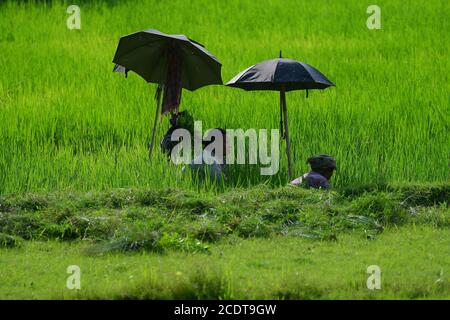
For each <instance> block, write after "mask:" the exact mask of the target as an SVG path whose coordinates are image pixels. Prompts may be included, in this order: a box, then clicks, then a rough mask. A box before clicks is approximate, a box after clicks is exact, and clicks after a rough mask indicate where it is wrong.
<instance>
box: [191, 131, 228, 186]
mask: <svg viewBox="0 0 450 320" xmlns="http://www.w3.org/2000/svg"><path fill="white" fill-rule="evenodd" d="M216 139H219V140H218V141H217V142H216ZM213 144H217V145H216V146H215V147H212V148H211V147H210V146H213ZM216 147H217V148H216ZM216 149H218V150H216ZM226 152H227V148H226V130H225V129H222V128H216V129H212V130H211V131H210V132H209V134H208V137H207V139H206V141H204V150H203V151H202V153H201V154H200V155H199V156H197V157H196V158H194V160H192V161H191V163H190V164H189V169H190V170H191V171H192V172H193V173H194V175H195V176H196V177H198V178H200V179H201V180H203V179H204V178H206V177H207V176H209V178H210V179H211V180H221V179H226V177H225V172H224V171H225V162H226ZM186 168H187V167H186V166H185V167H183V169H182V171H183V172H186Z"/></svg>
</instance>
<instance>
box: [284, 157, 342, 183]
mask: <svg viewBox="0 0 450 320" xmlns="http://www.w3.org/2000/svg"><path fill="white" fill-rule="evenodd" d="M306 163H309V165H310V166H311V171H310V172H308V173H305V174H304V175H302V176H301V177H298V178H297V179H294V180H292V181H291V184H292V185H296V186H297V185H301V186H304V187H307V188H317V189H319V188H321V189H328V188H329V187H330V183H329V180H330V178H331V176H332V175H333V171H334V170H335V169H336V159H334V158H333V157H331V156H329V155H326V154H321V155H318V156H312V157H310V158H308V160H307V161H306Z"/></svg>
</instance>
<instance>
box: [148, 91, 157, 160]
mask: <svg viewBox="0 0 450 320" xmlns="http://www.w3.org/2000/svg"><path fill="white" fill-rule="evenodd" d="M158 115H159V99H157V100H156V114H155V121H154V122H153V131H152V139H151V141H150V146H149V148H148V158H149V159H151V158H152V150H153V144H154V143H155V134H156V126H157V124H158Z"/></svg>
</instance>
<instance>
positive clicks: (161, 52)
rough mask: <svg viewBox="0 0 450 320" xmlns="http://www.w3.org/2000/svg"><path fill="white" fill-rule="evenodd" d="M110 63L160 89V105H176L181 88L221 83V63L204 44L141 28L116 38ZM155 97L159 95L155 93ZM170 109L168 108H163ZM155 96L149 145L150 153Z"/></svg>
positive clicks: (157, 109)
mask: <svg viewBox="0 0 450 320" xmlns="http://www.w3.org/2000/svg"><path fill="white" fill-rule="evenodd" d="M113 62H114V63H116V65H115V67H114V71H116V72H125V74H127V73H128V71H129V70H131V71H134V72H136V73H137V74H139V75H140V76H141V77H143V78H144V79H145V80H146V81H147V82H152V83H158V84H159V85H162V86H163V87H161V86H160V87H159V91H158V92H161V90H164V88H165V91H164V93H165V94H164V99H163V106H164V105H167V106H168V107H172V106H175V107H176V109H177V108H178V105H179V102H180V99H181V88H185V89H188V90H191V91H194V90H196V89H198V88H201V87H203V86H207V85H211V84H222V77H221V67H222V64H221V63H220V62H219V60H217V58H216V57H214V56H213V55H212V54H211V53H210V52H209V51H208V50H206V49H205V47H204V46H203V45H202V44H200V43H198V42H196V41H194V40H192V39H189V38H188V37H186V36H185V35H170V34H165V33H162V32H160V31H158V30H145V31H141V32H136V33H133V34H130V35H127V36H124V37H122V38H120V41H119V45H118V47H117V50H116V54H115V56H114V59H113ZM157 96H158V97H159V94H157ZM165 111H171V110H169V109H168V110H164V109H163V112H165ZM158 114H159V99H158V106H157V108H156V116H155V121H154V124H153V133H152V140H151V143H150V148H149V156H151V152H152V148H153V143H154V138H155V131H156V124H157V119H158Z"/></svg>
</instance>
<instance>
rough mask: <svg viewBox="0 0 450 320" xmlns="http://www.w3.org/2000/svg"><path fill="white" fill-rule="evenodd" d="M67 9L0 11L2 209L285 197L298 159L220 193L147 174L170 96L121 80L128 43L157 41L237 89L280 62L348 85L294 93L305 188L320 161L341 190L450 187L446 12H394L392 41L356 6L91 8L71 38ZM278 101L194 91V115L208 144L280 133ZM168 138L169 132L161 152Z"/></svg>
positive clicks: (242, 173)
mask: <svg viewBox="0 0 450 320" xmlns="http://www.w3.org/2000/svg"><path fill="white" fill-rule="evenodd" d="M69 4H71V3H69V2H67V1H57V0H54V1H46V2H45V3H43V2H40V1H39V2H38V1H36V2H35V1H26V2H22V1H20V2H16V1H11V0H9V1H2V3H1V4H0V30H2V32H1V33H0V50H1V51H2V56H1V58H0V68H1V70H2V73H1V74H0V124H1V125H0V194H7V193H13V192H24V191H52V190H82V191H94V190H97V191H98V190H109V189H111V188H129V187H140V188H148V187H152V188H161V187H164V188H174V187H176V188H179V189H186V190H193V191H201V192H203V191H213V192H223V191H224V190H229V189H232V188H235V187H248V186H250V185H257V184H261V183H264V184H267V185H269V186H279V185H284V184H285V183H286V182H287V169H286V168H287V166H286V160H285V157H284V154H283V150H284V147H285V146H284V143H282V145H281V148H282V150H281V152H280V155H281V164H280V171H279V172H278V173H277V174H276V175H274V176H261V175H260V174H259V166H257V165H245V166H233V167H232V168H230V170H229V171H230V173H229V177H228V179H227V180H226V181H225V182H223V183H221V184H214V183H205V182H201V183H198V182H197V181H194V179H192V177H190V176H189V175H183V174H182V173H181V166H176V165H174V164H172V163H170V162H167V159H166V157H165V156H163V155H162V154H161V152H159V151H157V152H155V153H154V158H153V159H152V160H151V161H149V160H148V159H147V145H148V142H149V140H150V134H151V119H152V117H153V115H154V108H155V102H154V101H153V94H154V91H155V88H156V85H154V84H150V85H148V84H146V83H145V81H144V80H143V79H141V78H140V77H139V76H136V75H135V74H133V73H130V74H129V76H128V78H127V79H125V78H124V77H122V76H121V75H118V74H114V73H113V72H111V69H112V63H111V60H112V57H113V55H114V52H115V49H116V46H117V43H118V39H119V37H120V36H122V35H125V34H129V33H132V32H134V31H137V30H142V29H147V28H156V29H159V30H162V31H164V32H167V33H184V34H187V35H188V36H190V37H191V38H193V39H195V40H198V41H199V42H201V43H203V44H204V45H205V46H206V47H207V48H208V49H209V50H210V51H211V52H213V53H214V54H215V55H216V56H217V57H218V59H219V60H220V61H221V62H222V63H223V68H222V69H223V70H222V75H223V79H224V81H227V80H229V79H230V78H231V77H232V76H233V75H235V74H236V73H237V72H239V71H241V70H243V69H244V68H246V67H248V66H250V65H252V64H254V63H256V62H259V61H261V60H265V59H270V58H274V57H277V56H278V53H279V50H280V49H282V50H283V55H284V56H285V57H289V58H295V59H298V60H301V61H305V62H307V63H309V64H311V65H313V66H316V67H317V68H318V69H319V70H321V71H323V72H324V74H325V75H326V76H327V77H329V78H330V79H331V80H332V81H333V82H334V83H336V88H331V89H327V90H325V91H323V92H322V91H315V92H310V95H309V98H306V97H305V93H304V92H290V93H288V95H289V97H288V110H289V122H290V129H291V139H292V149H293V160H294V173H295V174H296V175H300V174H302V173H304V172H305V171H307V170H308V168H307V165H306V163H305V160H306V158H307V157H308V156H310V155H311V154H317V153H324V152H325V153H329V154H331V155H333V156H335V157H336V158H337V162H338V171H337V172H336V174H335V176H334V177H333V179H332V183H333V185H334V186H335V187H337V188H357V187H358V186H364V185H373V186H375V187H376V186H384V185H386V184H389V183H396V182H401V183H410V182H415V183H417V182H430V183H436V182H444V181H448V177H449V176H448V159H449V156H450V154H449V148H448V145H449V139H448V137H449V136H450V135H449V132H450V130H449V129H450V128H449V123H450V118H449V117H450V113H449V112H448V92H449V89H450V87H449V81H448V72H447V70H449V68H450V65H449V63H450V60H449V58H448V54H447V53H448V52H449V49H450V48H449V46H450V41H449V40H450V39H449V33H448V32H447V31H446V30H449V27H450V26H449V23H450V22H449V19H447V17H448V16H449V14H450V4H449V2H448V1H446V0H436V1H431V2H426V3H422V2H414V3H410V4H408V5H407V6H406V5H405V4H404V2H403V1H387V0H380V1H378V2H377V5H378V6H380V8H381V10H382V28H381V30H369V29H367V27H366V25H365V22H366V19H367V17H368V15H367V14H366V9H367V3H364V2H361V1H357V0H344V1H335V2H332V3H331V2H328V1H315V2H313V3H311V2H310V1H293V0H288V1H282V2H278V1H265V0H264V1H258V2H254V1H250V0H244V1H227V2H223V1H206V0H199V1H194V2H186V1H183V0H175V1H163V2H160V1H151V0H138V1H120V2H119V1H101V0H99V1H94V2H91V1H81V2H79V6H80V9H81V21H82V24H81V29H80V30H69V29H67V28H66V19H67V17H68V16H69V15H68V14H67V13H66V9H67V7H68V5H69ZM137 8H138V9H137ZM194 16H195V17H196V18H195V19H192V18H191V17H194ZM19 26H20V27H19ZM30 30H32V32H31V31H30ZM430 61H432V63H430ZM277 99H278V98H277V95H276V93H274V92H245V91H241V90H237V89H232V88H227V87H224V86H210V87H205V88H202V89H200V90H197V91H195V92H189V91H186V90H184V91H183V97H182V103H181V109H180V110H187V111H189V113H190V114H192V115H193V117H194V120H202V122H203V128H205V129H206V128H213V127H226V128H242V129H244V130H245V129H248V128H255V129H267V128H278V127H279V123H278V121H279V118H278V117H279V114H278V112H279V110H278V105H277V101H278V100H277ZM167 128H168V120H167V118H164V119H163V121H162V122H161V123H159V129H158V132H157V141H159V139H161V138H162V135H163V133H164V132H165V130H166V129H167ZM116 205H118V206H120V203H116Z"/></svg>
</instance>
